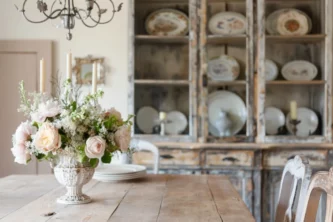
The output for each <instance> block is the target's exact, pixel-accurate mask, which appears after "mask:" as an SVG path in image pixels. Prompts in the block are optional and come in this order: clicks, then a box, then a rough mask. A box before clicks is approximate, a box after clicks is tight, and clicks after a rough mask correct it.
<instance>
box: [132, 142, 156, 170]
mask: <svg viewBox="0 0 333 222" xmlns="http://www.w3.org/2000/svg"><path fill="white" fill-rule="evenodd" d="M136 150H137V151H150V152H152V153H153V154H154V174H158V172H159V168H160V151H159V149H158V147H157V146H155V145H154V144H152V143H150V142H148V141H145V140H139V141H138V142H137V145H136Z"/></svg>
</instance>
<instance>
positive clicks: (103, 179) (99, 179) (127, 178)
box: [93, 173, 146, 182]
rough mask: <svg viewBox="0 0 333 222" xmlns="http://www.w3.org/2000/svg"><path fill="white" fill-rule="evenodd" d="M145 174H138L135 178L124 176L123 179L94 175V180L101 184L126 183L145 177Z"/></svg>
mask: <svg viewBox="0 0 333 222" xmlns="http://www.w3.org/2000/svg"><path fill="white" fill-rule="evenodd" d="M145 175H146V174H145V173H140V174H136V175H133V176H128V177H126V176H123V177H114V176H98V175H94V176H93V179H95V180H98V181H101V182H116V181H124V180H133V179H139V178H142V177H144V176H145Z"/></svg>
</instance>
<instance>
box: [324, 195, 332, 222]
mask: <svg viewBox="0 0 333 222" xmlns="http://www.w3.org/2000/svg"><path fill="white" fill-rule="evenodd" d="M332 213H333V196H332V195H329V194H327V200H326V215H325V222H332Z"/></svg>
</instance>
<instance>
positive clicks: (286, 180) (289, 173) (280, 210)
mask: <svg viewBox="0 0 333 222" xmlns="http://www.w3.org/2000/svg"><path fill="white" fill-rule="evenodd" d="M310 177H311V168H310V166H309V162H308V160H307V159H306V158H304V157H301V156H295V157H294V158H293V159H291V160H288V162H287V164H286V165H285V167H284V170H283V174H282V179H281V185H280V191H279V200H278V205H277V208H276V214H275V222H285V221H293V213H294V212H297V211H298V210H297V209H298V208H302V207H303V204H304V201H302V200H301V199H302V198H304V196H305V194H306V191H307V188H308V185H309V182H310ZM298 192H299V195H298ZM298 197H299V200H297V198H298ZM295 208H296V209H295Z"/></svg>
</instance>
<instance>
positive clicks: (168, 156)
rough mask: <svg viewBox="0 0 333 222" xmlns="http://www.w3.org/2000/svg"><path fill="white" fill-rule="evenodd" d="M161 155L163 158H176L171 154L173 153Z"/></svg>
mask: <svg viewBox="0 0 333 222" xmlns="http://www.w3.org/2000/svg"><path fill="white" fill-rule="evenodd" d="M160 157H161V158H162V159H173V158H174V157H173V156H171V155H169V154H165V155H160Z"/></svg>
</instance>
